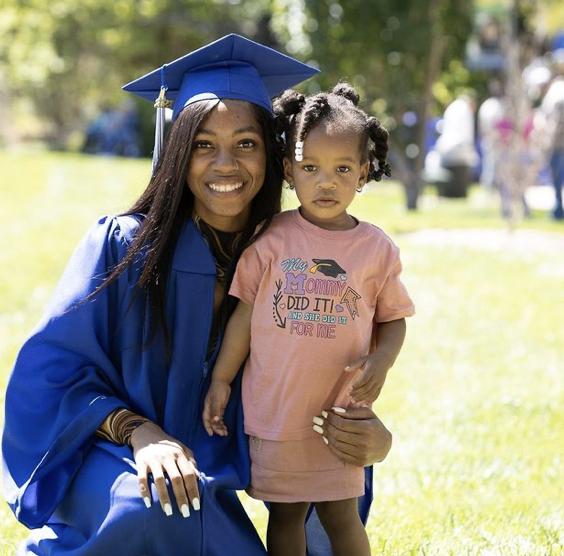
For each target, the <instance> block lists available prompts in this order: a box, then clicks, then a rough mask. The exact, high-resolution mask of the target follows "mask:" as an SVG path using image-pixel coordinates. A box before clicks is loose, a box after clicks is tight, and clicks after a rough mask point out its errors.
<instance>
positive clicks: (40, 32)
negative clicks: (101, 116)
mask: <svg viewBox="0 0 564 556" xmlns="http://www.w3.org/2000/svg"><path fill="white" fill-rule="evenodd" d="M236 4H238V2H236V1H234V0H231V1H230V2H226V1H225V0H212V1H207V2H202V1H201V0H79V1H75V0H53V1H52V2H48V3H46V2H44V1H43V0H7V1H6V2H4V3H3V5H2V8H1V10H0V52H4V53H5V54H4V55H3V58H4V59H3V62H4V64H3V71H2V74H0V79H1V80H2V81H3V82H4V86H5V87H6V89H7V90H9V91H11V92H12V93H13V95H14V96H15V97H16V99H17V98H21V97H26V98H30V99H31V100H32V101H33V105H34V107H35V109H36V111H37V115H38V116H40V117H41V118H45V119H46V120H47V121H49V122H50V123H51V124H52V140H53V142H54V143H55V144H58V145H59V146H64V141H65V139H66V137H67V135H68V134H69V132H70V131H72V130H75V129H77V128H80V127H81V126H82V125H83V124H84V122H85V120H87V119H88V118H91V117H92V116H93V115H95V114H96V112H97V111H98V110H99V109H100V108H101V107H104V106H116V105H117V104H119V103H121V102H123V101H124V99H125V98H129V95H125V94H124V93H123V92H122V91H121V86H122V85H123V84H124V83H127V82H129V81H131V80H132V79H134V78H136V77H139V76H141V75H143V74H144V73H146V72H148V71H151V70H153V69H154V68H155V67H159V66H160V65H161V64H163V63H165V62H168V61H170V60H173V59H175V58H177V57H180V56H182V55H184V54H186V52H189V51H191V50H195V49H196V48H198V47H200V46H201V45H202V44H205V43H206V42H208V41H211V40H213V39H216V38H219V37H220V36H221V35H223V34H227V33H230V32H233V31H237V30H241V28H242V27H244V28H245V30H246V33H247V34H248V35H250V36H253V35H258V34H260V31H261V25H264V24H265V22H264V21H263V20H262V19H261V14H263V13H264V9H265V2H264V1H263V0H254V1H251V2H246V3H245V6H244V7H243V6H237V5H236ZM253 7H254V9H255V12H254V13H255V14H256V15H257V16H258V20H257V23H252V24H250V25H244V23H245V21H247V19H246V17H247V14H248V12H249V10H251V9H252V8H253ZM267 23H268V22H267V20H266V24H267ZM266 39H267V40H265V42H267V43H268V42H269V41H268V37H267V38H266ZM145 104H147V103H145Z"/></svg>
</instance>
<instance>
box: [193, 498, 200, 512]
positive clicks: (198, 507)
mask: <svg viewBox="0 0 564 556" xmlns="http://www.w3.org/2000/svg"><path fill="white" fill-rule="evenodd" d="M192 507H193V508H194V509H195V510H196V511H198V510H199V509H200V501H199V500H198V498H194V499H193V500H192Z"/></svg>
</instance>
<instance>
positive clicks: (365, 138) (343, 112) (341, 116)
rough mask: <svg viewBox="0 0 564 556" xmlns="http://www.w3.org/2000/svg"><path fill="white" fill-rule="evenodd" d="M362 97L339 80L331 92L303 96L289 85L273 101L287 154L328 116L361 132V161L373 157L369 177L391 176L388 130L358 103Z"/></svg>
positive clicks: (333, 120)
mask: <svg viewBox="0 0 564 556" xmlns="http://www.w3.org/2000/svg"><path fill="white" fill-rule="evenodd" d="M359 100H360V97H359V95H358V93H357V92H356V90H355V89H354V87H353V86H352V85H349V84H348V83H338V84H337V85H335V87H334V88H333V90H332V91H331V92H330V93H317V94H315V95H311V96H308V97H306V96H304V95H302V94H301V93H298V92H297V91H294V90H293V89H288V90H287V91H284V93H283V94H282V95H281V96H280V97H278V98H277V99H276V100H275V101H274V104H273V106H274V113H275V115H276V119H277V120H278V125H279V127H280V132H283V133H284V134H285V137H286V156H288V157H289V158H293V156H294V149H295V146H296V143H298V142H302V143H303V141H304V139H305V138H306V136H307V134H308V133H309V132H310V130H311V129H312V128H313V127H314V126H315V124H317V123H318V122H320V121H322V120H325V121H327V122H330V123H331V124H332V125H335V126H338V128H339V129H350V128H353V129H354V131H356V132H358V133H359V134H360V154H361V162H365V161H366V160H369V161H370V171H369V173H368V181H372V180H375V181H380V180H381V179H382V176H384V175H386V176H388V177H390V176H391V171H390V166H389V164H388V138H389V134H388V130H387V129H386V128H385V127H384V126H383V125H382V124H381V123H380V121H379V120H378V118H374V117H370V116H368V115H367V114H366V113H365V112H364V111H363V110H361V109H360V108H359V107H358V103H359Z"/></svg>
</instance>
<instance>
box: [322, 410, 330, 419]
mask: <svg viewBox="0 0 564 556" xmlns="http://www.w3.org/2000/svg"><path fill="white" fill-rule="evenodd" d="M321 415H323V417H324V418H325V419H327V417H328V416H329V414H328V413H327V411H322V412H321Z"/></svg>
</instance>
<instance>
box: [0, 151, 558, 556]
mask: <svg viewBox="0 0 564 556" xmlns="http://www.w3.org/2000/svg"><path fill="white" fill-rule="evenodd" d="M0 162H2V165H1V166H0V187H1V188H2V199H3V202H2V203H1V204H0V217H1V218H2V228H1V234H2V236H1V237H2V250H0V264H1V267H0V268H1V270H0V297H1V299H2V312H1V313H0V338H1V339H2V342H1V343H0V384H1V385H2V388H0V391H3V388H4V384H5V381H6V380H7V376H8V373H9V369H10V367H11V365H12V361H13V358H14V356H15V354H16V351H17V348H18V346H19V345H21V343H22V341H23V339H24V338H25V336H26V335H27V334H28V333H29V330H30V329H31V327H32V326H33V325H34V324H35V322H36V321H37V319H38V318H39V316H40V314H41V312H42V309H43V307H44V306H45V304H46V302H47V301H48V299H49V296H50V294H51V291H52V288H53V287H54V284H55V283H56V281H57V279H58V277H59V275H60V273H61V272H62V269H63V267H64V264H65V262H66V260H67V259H68V256H69V255H70V253H71V251H72V249H73V248H74V247H75V245H76V243H77V241H78V240H79V238H80V237H81V236H82V234H83V233H84V231H85V230H86V229H87V227H88V226H89V225H90V224H91V223H92V222H93V221H94V220H95V219H96V218H97V217H99V216H100V215H102V214H106V213H108V212H115V211H120V210H123V209H124V208H127V206H128V205H129V204H130V203H131V202H132V200H133V199H134V198H135V196H136V195H137V194H138V193H139V192H140V191H141V190H142V189H143V187H144V185H145V184H146V182H147V180H148V176H149V172H150V162H148V161H127V160H118V159H97V158H93V157H82V156H67V155H33V156H31V157H27V158H24V157H15V158H14V157H8V156H7V155H5V154H0ZM287 196H288V199H289V200H288V201H287V203H286V206H295V200H293V194H292V193H289V192H287ZM351 212H352V213H353V214H355V215H356V216H358V217H359V218H362V219H366V220H369V221H371V222H373V223H374V224H376V225H378V226H380V227H382V228H383V229H384V230H385V231H386V232H387V233H389V234H390V235H391V236H392V238H393V239H394V241H395V242H396V243H397V244H398V245H399V246H400V247H401V250H402V260H403V264H404V274H403V277H404V281H405V283H406V285H407V287H408V289H409V292H410V294H411V295H412V297H413V299H414V301H415V304H416V308H417V315H416V316H415V317H414V318H412V319H409V322H408V337H407V340H406V344H405V346H404V349H403V351H402V353H401V355H400V357H399V359H398V361H397V363H396V365H395V367H394V368H393V369H392V370H391V371H390V373H389V376H388V380H387V384H386V386H385V388H384V390H383V392H382V395H381V398H380V399H379V400H377V402H376V403H375V405H374V409H375V411H376V412H377V414H378V415H379V416H380V417H381V419H382V420H383V421H384V423H385V424H386V425H387V426H388V427H389V428H390V430H391V431H392V432H393V434H394V446H393V448H392V451H391V453H390V455H389V456H388V458H387V459H386V460H385V461H384V462H383V463H381V464H379V465H377V466H376V470H375V471H376V472H375V491H376V496H375V501H374V505H373V509H372V512H371V517H370V521H369V525H368V531H369V535H370V538H371V543H372V546H373V554H381V555H384V556H431V555H433V556H443V555H444V556H461V555H463V556H464V555H470V556H478V555H481V556H557V555H559V556H561V555H562V554H564V506H563V500H564V471H563V470H564V453H563V451H562V446H564V427H563V426H562V423H564V321H563V307H564V267H563V263H562V255H563V254H564V249H562V250H560V251H558V246H561V245H562V244H561V243H560V239H561V238H562V239H563V240H564V226H562V225H557V224H556V223H553V222H551V221H550V220H549V218H548V216H547V214H546V213H536V214H535V216H534V218H533V219H531V220H528V221H526V222H524V223H523V224H522V226H521V227H520V229H523V230H524V231H531V232H532V231H535V234H536V235H533V236H531V235H527V234H521V235H520V234H519V233H517V234H514V235H513V236H511V238H510V239H508V240H507V242H506V243H503V241H505V240H503V241H502V240H500V236H499V230H502V229H503V228H504V227H505V224H504V223H503V221H502V220H501V219H500V218H499V206H498V203H497V200H496V199H495V198H490V197H488V196H487V195H485V194H484V193H483V192H482V191H481V190H479V189H477V188H474V189H473V190H472V192H471V196H470V199H469V200H468V201H464V200H456V201H454V200H446V199H438V198H436V196H434V194H433V192H432V190H429V191H428V192H426V193H425V195H424V196H423V197H422V202H421V210H420V211H419V212H417V213H408V212H407V211H406V210H405V208H404V206H403V193H402V190H401V188H400V187H399V186H398V185H397V184H396V183H394V182H386V183H384V184H377V185H376V184H372V185H371V186H370V189H369V191H367V192H366V193H364V194H362V195H360V196H359V197H358V198H357V199H356V200H355V204H354V207H353V208H352V210H351ZM429 228H434V229H436V230H442V231H438V232H436V233H434V235H433V236H432V237H431V236H425V235H424V232H422V231H425V230H427V229H429ZM478 229H479V230H480V233H475V232H474V231H473V230H478ZM484 229H489V230H498V232H496V233H497V234H498V235H497V236H495V235H492V234H489V233H488V232H486V233H485V234H484V233H483V230H484ZM452 230H456V233H454V232H453V231H452ZM537 232H538V234H537ZM541 232H542V233H541ZM545 232H550V234H551V235H550V236H548V235H543V234H544V233H545ZM472 234H473V235H472ZM488 234H489V235H488ZM508 237H509V236H508ZM531 238H532V240H531ZM551 241H553V242H554V246H555V247H554V249H555V251H554V250H553V249H552V247H551V248H550V249H547V248H545V247H546V245H548V244H549V242H551ZM494 242H497V243H495V244H494ZM536 242H539V245H540V246H539V247H536V246H535V243H536ZM550 245H552V243H551V244H550ZM541 247H542V248H541ZM0 399H1V398H0ZM242 498H243V500H244V503H245V506H246V507H247V509H248V510H249V513H250V515H251V517H252V519H253V521H254V522H255V523H256V524H257V525H258V529H259V532H260V533H261V534H262V536H263V538H264V531H265V526H266V517H267V513H266V509H265V508H264V505H263V504H262V503H261V502H256V501H253V500H251V499H249V498H248V497H246V495H244V494H243V495H242ZM24 534H25V532H24V528H23V527H21V526H19V525H17V524H16V522H15V520H14V519H13V517H11V515H10V514H9V513H8V510H7V508H6V507H5V506H3V507H2V508H1V509H0V539H2V540H1V541H0V556H2V555H4V554H6V555H10V556H11V555H13V554H14V553H15V550H14V547H15V545H16V543H17V542H18V540H19V539H21V538H23V536H24Z"/></svg>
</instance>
